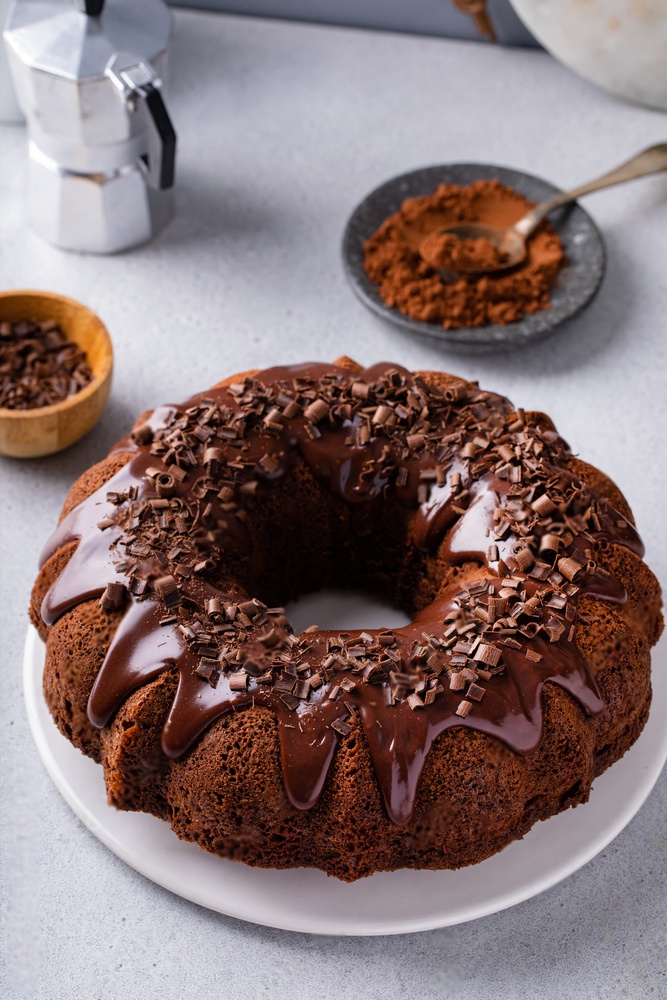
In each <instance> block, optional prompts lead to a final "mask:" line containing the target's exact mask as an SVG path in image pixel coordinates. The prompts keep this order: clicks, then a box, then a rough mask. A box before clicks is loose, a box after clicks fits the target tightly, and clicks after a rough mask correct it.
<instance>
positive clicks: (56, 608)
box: [42, 363, 643, 825]
mask: <svg viewBox="0 0 667 1000" xmlns="http://www.w3.org/2000/svg"><path fill="white" fill-rule="evenodd" d="M114 451H115V453H116V454H122V453H129V454H128V461H127V464H125V465H124V466H123V467H122V468H121V469H120V470H119V471H118V472H117V473H116V474H115V475H114V476H113V477H112V478H111V479H110V480H109V481H108V482H106V483H105V485H104V486H102V487H101V488H100V489H99V490H97V492H95V493H93V494H92V495H91V496H89V497H88V498H87V499H86V500H84V501H83V502H82V503H81V504H80V505H79V506H78V507H76V508H75V509H74V510H72V511H71V512H70V513H69V514H68V515H67V517H65V519H64V520H63V521H62V522H61V524H60V526H59V528H58V529H57V531H56V532H55V533H54V535H53V536H52V538H51V539H50V541H49V543H48V544H47V546H46V548H45V550H44V552H43V555H42V563H44V562H45V561H46V560H47V559H48V558H49V557H50V556H51V555H53V553H55V552H56V551H57V550H58V549H59V548H60V547H61V546H63V545H66V544H67V543H70V542H75V541H78V546H77V548H76V550H75V551H74V554H73V555H72V557H71V558H70V560H69V562H68V563H67V565H66V566H65V569H64V570H63V572H62V573H61V575H60V576H59V577H58V579H57V580H56V582H55V583H54V584H53V585H52V587H51V588H50V590H49V591H48V593H47V595H46V598H45V600H44V603H43V606H42V616H43V618H44V621H45V622H46V623H47V624H52V623H53V622H55V621H56V620H57V619H58V618H59V617H60V616H61V615H63V614H64V613H65V612H66V611H67V610H68V609H70V608H72V607H74V606H75V605H77V604H79V603H81V602H83V601H87V600H90V599H93V598H100V603H101V607H102V609H103V610H104V611H108V612H116V611H118V610H119V609H122V611H123V614H122V618H121V620H120V624H119V626H118V628H117V630H116V632H115V634H114V637H113V639H112V641H111V643H110V646H109V649H108V652H107V654H106V657H105V659H104V662H103V665H102V668H101V670H100V672H99V674H98V676H97V679H96V682H95V685H94V687H93V690H92V692H91V695H90V699H89V703H88V714H89V718H90V720H91V722H92V723H93V724H94V725H95V726H97V727H103V726H105V725H106V724H107V723H108V722H109V721H110V719H111V718H112V716H113V715H114V713H115V711H116V710H117V709H118V708H119V706H120V705H121V704H122V703H123V702H124V700H125V699H126V698H127V697H128V696H129V695H130V694H131V693H132V692H133V691H135V690H136V689H137V688H138V687H139V686H141V685H143V684H145V683H146V682H147V681H149V680H151V679H153V678H155V677H157V676H158V675H159V674H160V673H162V672H163V671H165V670H174V669H177V670H178V686H177V690H176V695H175V698H174V701H173V704H172V706H171V710H170V713H169V716H168V719H167V722H166V724H165V726H164V729H163V732H162V748H163V750H164V753H165V754H166V755H167V756H168V757H170V758H177V757H179V756H180V755H182V754H185V753H186V752H187V751H188V750H189V749H190V748H191V747H192V746H193V744H194V743H195V741H196V740H197V738H198V737H199V736H200V735H201V734H202V733H203V731H204V730H205V729H206V728H207V727H208V726H209V725H210V724H211V723H212V722H213V721H214V720H215V719H217V718H219V717H220V716H222V715H223V714H225V713H227V712H229V711H231V710H239V709H242V708H244V707H246V706H250V705H259V706H267V707H269V708H270V709H272V710H273V712H275V714H276V716H277V718H278V723H279V725H278V728H279V735H280V746H281V754H282V769H283V775H284V782H285V789H286V792H287V795H288V797H289V799H290V801H291V802H292V803H293V805H294V806H295V807H296V808H298V809H309V808H311V807H312V806H313V805H314V804H315V803H316V802H317V800H318V798H319V796H320V793H321V791H322V788H323V786H324V783H325V781H326V777H327V773H328V769H329V766H330V764H331V761H332V759H333V756H334V753H335V750H336V746H337V743H338V741H339V739H340V738H341V737H344V736H346V735H347V734H349V732H350V721H351V719H352V717H353V716H355V715H357V714H358V715H359V716H360V718H361V722H362V725H363V729H364V733H365V736H366V740H367V744H368V749H369V752H370V755H371V758H372V762H373V766H374V769H375V773H376V776H377V780H378V784H379V787H380V790H381V793H382V796H383V800H384V803H385V806H386V809H387V813H388V815H389V817H390V819H391V820H392V821H393V822H394V823H396V824H399V825H402V824H405V823H407V822H408V821H409V820H410V818H411V816H412V811H413V808H414V803H415V797H416V792H417V786H418V783H419V778H420V775H421V772H422V768H423V765H424V761H425V759H426V755H427V754H428V752H429V749H430V747H431V745H432V744H433V742H434V740H435V739H436V738H437V737H438V736H439V735H440V734H441V733H442V732H443V731H444V730H446V729H448V728H450V727H452V726H462V727H467V728H472V729H475V730H478V731H479V732H482V733H485V734H487V735H489V736H492V737H495V738H497V739H499V740H501V741H502V742H503V743H505V744H506V745H507V746H508V747H510V748H511V749H512V750H513V751H515V752H516V753H518V754H528V753H530V752H531V751H532V750H534V749H535V747H536V746H537V745H538V743H539V741H540V736H541V728H542V711H541V692H542V687H543V685H544V683H545V682H546V681H549V682H551V683H553V684H557V685H559V686H560V687H562V688H564V689H565V690H566V691H567V692H568V693H569V694H570V695H571V696H572V697H573V698H575V699H576V701H577V702H578V703H579V704H580V705H581V707H582V709H583V710H584V711H585V712H586V713H588V714H589V715H595V714H598V713H600V712H602V711H603V710H604V703H603V701H602V699H601V696H600V692H599V690H598V687H597V684H596V681H595V678H594V676H593V674H592V673H591V672H590V670H589V668H588V667H587V665H586V663H585V661H584V659H583V657H582V656H581V655H580V653H579V652H578V649H577V645H576V630H577V621H578V610H577V605H578V599H579V597H580V596H582V595H584V594H588V595H592V596H595V597H599V598H601V599H603V600H607V601H613V602H616V603H622V602H623V601H624V600H625V596H626V595H625V591H624V589H623V586H622V585H621V583H620V582H619V581H618V580H617V579H616V578H614V577H613V576H611V575H610V574H609V573H608V572H606V571H605V570H604V569H602V568H601V567H600V566H598V565H597V562H596V552H597V550H598V548H599V545H600V543H601V542H609V541H611V542H615V543H617V544H620V545H624V546H627V547H628V548H630V549H631V550H632V551H634V552H636V553H637V554H638V555H642V554H643V546H642V544H641V541H640V539H639V537H638V535H637V533H636V531H635V529H634V527H633V526H632V525H631V524H630V522H629V521H627V519H626V518H625V517H623V516H622V515H621V514H620V513H619V512H618V511H617V510H615V509H614V508H613V507H611V506H610V505H609V504H608V503H607V502H606V501H605V500H603V499H601V498H599V497H597V496H595V495H594V494H593V493H592V492H591V491H590V490H589V489H588V488H587V487H586V486H585V485H583V484H582V483H581V482H580V481H579V480H578V479H577V478H576V477H575V476H573V475H572V474H571V473H570V472H569V471H567V470H566V468H564V465H565V463H566V461H567V459H568V458H569V457H571V456H570V452H569V450H568V448H567V445H566V444H565V442H564V441H563V440H562V439H561V438H560V437H559V436H558V434H557V433H556V431H555V430H554V428H553V425H552V424H551V422H550V421H549V419H548V418H547V417H545V416H544V415H543V414H525V413H524V412H523V411H522V410H515V409H514V407H513V406H512V405H511V404H510V402H509V401H508V400H506V399H504V398H502V397H500V396H498V395H495V394H492V393H488V392H484V391H482V390H480V389H479V387H478V386H477V385H476V384H474V383H469V382H464V381H460V380H452V381H450V382H448V383H447V384H445V385H444V386H443V387H440V386H439V385H437V384H432V383H430V382H427V381H425V380H424V379H422V378H421V377H419V376H413V375H411V374H410V373H409V372H408V371H406V370H405V369H403V368H401V367H399V366H397V365H392V364H388V363H383V364H377V365H374V366H373V367H371V368H367V369H366V370H365V371H362V372H352V371H350V370H348V369H347V368H343V367H337V366H335V365H329V364H315V363H313V364H303V365H295V366H291V367H280V368H271V369H268V370H266V371H262V372H259V373H257V374H255V375H254V376H253V377H246V378H244V379H243V380H242V381H239V382H237V383H231V384H227V385H224V386H221V387H217V388H213V389H210V390H209V391H208V392H205V393H202V394H200V395H197V396H194V397H193V398H192V399H190V400H188V401H187V402H186V403H184V404H182V405H169V406H163V407H160V408H159V409H157V410H155V411H154V412H153V413H152V414H151V416H150V417H149V418H148V419H147V420H146V421H145V423H143V424H142V425H141V426H139V427H138V428H136V429H135V430H134V431H133V433H132V435H131V436H130V437H128V438H127V439H125V440H123V441H121V442H120V443H119V445H118V446H117V447H116V449H115V450H114ZM301 461H303V462H305V463H306V465H307V467H308V468H309V469H310V471H311V472H312V475H313V476H314V478H315V480H316V481H317V482H318V483H319V484H320V485H321V487H322V488H323V489H324V490H326V491H329V492H330V494H333V496H334V497H335V498H337V501H338V502H340V503H342V504H343V505H344V507H345V509H346V510H347V511H348V513H349V525H350V531H351V533H352V534H354V535H357V536H358V537H359V538H362V537H366V538H368V537H369V535H370V536H372V534H373V530H374V524H375V523H376V521H377V519H378V518H380V517H381V516H382V512H383V510H384V509H386V507H387V505H389V506H391V505H393V506H394V508H396V509H400V511H402V515H401V516H402V517H403V521H404V522H405V523H406V524H408V525H409V527H408V530H407V535H406V538H407V542H406V544H407V545H408V546H410V547H411V548H412V549H413V551H414V553H415V555H416V557H420V556H423V555H428V554H429V553H430V554H432V553H435V552H436V551H437V553H438V556H439V557H440V558H441V559H444V560H445V562H446V564H447V565H448V566H457V565H460V564H463V563H471V562H477V563H479V565H480V571H479V578H478V579H476V580H472V581H471V580H470V579H469V578H468V577H466V582H465V583H462V582H461V581H457V580H456V579H453V580H452V582H451V583H449V584H447V583H445V584H444V585H443V587H442V588H441V589H440V591H439V592H438V593H437V596H436V597H435V599H434V600H433V601H432V603H430V604H429V605H428V606H427V607H425V608H423V609H422V610H420V611H419V612H418V613H417V614H416V616H415V618H414V619H413V621H412V622H411V624H410V625H408V626H406V627H404V628H397V629H385V630H377V629H376V630H373V629H368V630H366V631H353V632H336V631H323V630H319V629H316V628H315V627H313V628H311V629H308V630H306V631H305V632H303V633H302V634H300V635H295V634H294V633H293V631H292V629H291V627H290V624H289V621H288V619H287V617H286V616H285V614H284V611H283V609H282V608H277V607H267V606H266V604H264V603H262V601H260V600H259V599H258V598H256V597H253V596H252V595H249V593H248V590H247V588H245V587H244V586H243V585H242V583H241V582H240V581H241V580H242V579H243V572H242V568H243V566H244V564H245V562H246V561H248V560H250V559H251V557H252V554H253V544H254V542H253V516H254V512H256V511H257V510H258V509H259V508H261V505H262V503H263V502H264V501H265V500H266V498H267V497H269V496H270V495H271V491H272V490H275V488H276V486H277V485H278V484H279V483H281V482H284V480H285V477H289V476H290V471H291V470H292V469H293V468H294V466H295V464H296V463H297V462H301ZM298 532H299V527H298V525H294V529H293V538H292V541H293V544H295V545H298V544H299V537H298ZM268 558H269V561H270V558H271V556H270V554H269V556H268ZM235 567H236V571H237V576H236V577H235ZM221 570H225V571H227V570H228V572H221ZM221 580H224V582H223V583H221Z"/></svg>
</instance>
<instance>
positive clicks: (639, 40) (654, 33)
mask: <svg viewBox="0 0 667 1000" xmlns="http://www.w3.org/2000/svg"><path fill="white" fill-rule="evenodd" d="M510 2H511V4H512V6H513V7H514V9H515V11H516V12H517V14H518V15H519V17H520V18H521V20H522V21H523V23H524V24H525V25H526V27H527V28H529V30H530V31H531V32H532V33H533V35H535V37H536V38H537V39H538V41H540V42H541V43H542V45H543V46H544V47H545V49H547V50H548V51H549V52H551V54H552V55H553V56H555V57H556V59H558V60H560V62H562V63H564V64H565V65H566V66H568V67H569V68H570V69H572V70H574V71H575V73H579V74H580V75H581V76H583V77H585V79H587V80H590V81H591V82H592V83H596V84H597V85H598V86H599V87H602V88H603V89H604V90H609V91H611V92H612V93H613V94H619V95H620V96H621V97H626V98H628V99H629V100H631V101H637V102H639V103H640V104H649V105H651V106H652V107H656V108H665V109H667V0H642V2H641V3H640V2H637V0H586V2H582V0H510Z"/></svg>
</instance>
